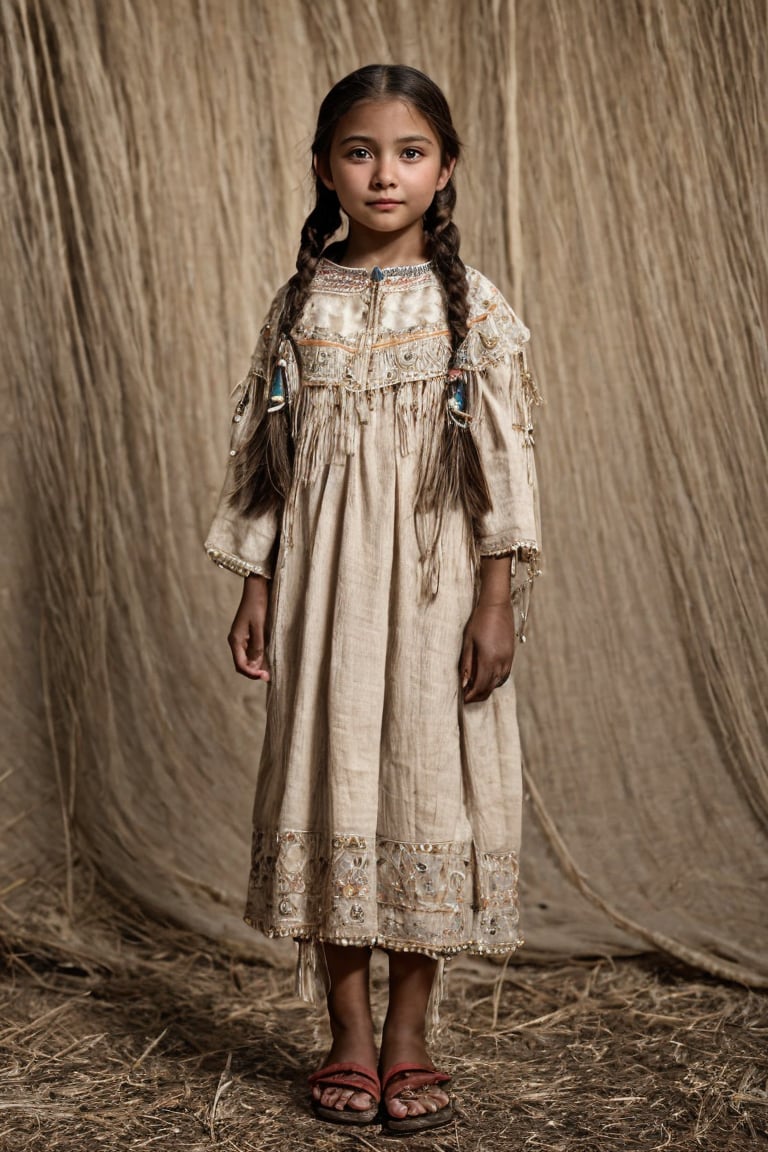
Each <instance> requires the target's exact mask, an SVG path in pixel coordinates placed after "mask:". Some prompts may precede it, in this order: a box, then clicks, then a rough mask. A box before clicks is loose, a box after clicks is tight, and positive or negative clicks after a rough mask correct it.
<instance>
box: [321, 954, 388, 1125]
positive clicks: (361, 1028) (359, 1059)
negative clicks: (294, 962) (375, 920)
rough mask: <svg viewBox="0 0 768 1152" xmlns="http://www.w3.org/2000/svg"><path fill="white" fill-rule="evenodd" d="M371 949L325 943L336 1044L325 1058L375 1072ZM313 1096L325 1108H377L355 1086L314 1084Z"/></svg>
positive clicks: (364, 1093) (330, 1007)
mask: <svg viewBox="0 0 768 1152" xmlns="http://www.w3.org/2000/svg"><path fill="white" fill-rule="evenodd" d="M370 959H371V951H370V949H369V948H354V947H345V946H343V945H337V944H326V945H325V960H326V963H327V965H328V974H329V977H330V985H331V987H330V992H329V994H328V1018H329V1022H330V1025H331V1035H332V1036H333V1044H332V1045H331V1050H330V1052H329V1053H328V1056H327V1057H326V1059H325V1062H324V1064H323V1067H325V1066H326V1065H327V1064H342V1065H343V1064H348V1063H349V1064H359V1065H361V1066H362V1067H363V1068H368V1069H370V1070H371V1072H372V1073H373V1074H374V1076H375V1074H376V1046H375V1044H374V1041H373V1021H372V1019H371V1005H370V999H369V993H368V970H369V965H370ZM312 1096H313V1098H314V1099H315V1100H316V1101H317V1102H318V1103H319V1104H321V1105H322V1106H323V1107H324V1108H334V1109H337V1110H338V1111H339V1112H343V1111H344V1109H349V1110H350V1111H354V1112H367V1111H368V1110H369V1109H370V1108H375V1107H376V1101H375V1100H374V1098H373V1096H372V1095H371V1093H370V1092H365V1091H362V1090H356V1089H355V1088H338V1087H333V1086H331V1085H328V1086H326V1087H323V1086H322V1085H320V1084H315V1085H313V1086H312Z"/></svg>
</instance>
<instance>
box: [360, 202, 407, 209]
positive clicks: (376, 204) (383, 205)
mask: <svg viewBox="0 0 768 1152" xmlns="http://www.w3.org/2000/svg"><path fill="white" fill-rule="evenodd" d="M368 204H369V206H370V207H371V208H397V207H398V206H399V205H400V204H402V200H369V201H368Z"/></svg>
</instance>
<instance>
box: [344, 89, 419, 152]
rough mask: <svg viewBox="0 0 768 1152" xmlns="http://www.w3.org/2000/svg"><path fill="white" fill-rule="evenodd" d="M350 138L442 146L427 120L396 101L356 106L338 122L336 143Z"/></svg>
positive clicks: (361, 103) (409, 106)
mask: <svg viewBox="0 0 768 1152" xmlns="http://www.w3.org/2000/svg"><path fill="white" fill-rule="evenodd" d="M347 136H367V137H369V138H371V139H374V140H381V141H385V140H398V139H400V138H401V137H404V136H424V137H426V138H427V139H428V140H432V141H433V142H434V143H435V144H439V140H438V138H437V134H436V133H435V130H434V128H433V127H432V125H431V124H430V122H429V120H428V119H427V118H426V116H425V115H424V114H423V113H422V112H419V110H418V108H415V107H414V106H413V104H409V102H408V101H407V100H401V99H397V98H386V99H382V100H360V101H359V102H358V103H357V104H354V105H353V106H352V107H351V108H350V110H349V111H348V112H347V113H345V115H344V116H342V117H341V119H340V120H339V122H338V124H337V125H336V130H335V132H334V134H333V139H334V142H337V141H339V140H343V139H344V138H345V137H347Z"/></svg>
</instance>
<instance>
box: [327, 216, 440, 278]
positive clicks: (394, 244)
mask: <svg viewBox="0 0 768 1152" xmlns="http://www.w3.org/2000/svg"><path fill="white" fill-rule="evenodd" d="M428 258H429V257H428V255H427V242H426V237H425V236H424V230H423V228H422V227H421V221H419V227H418V229H413V228H408V229H406V230H405V231H404V232H395V233H391V234H382V233H381V232H372V231H370V230H369V229H367V228H359V227H350V230H349V236H348V237H347V239H346V242H345V243H344V248H343V251H342V252H341V254H340V256H339V257H338V260H337V261H336V262H337V263H339V264H342V265H344V267H346V268H367V269H368V271H369V272H370V271H371V270H372V269H373V268H375V267H376V265H378V266H379V267H380V268H396V267H402V266H403V265H406V264H423V263H424V262H425V261H426V260H428Z"/></svg>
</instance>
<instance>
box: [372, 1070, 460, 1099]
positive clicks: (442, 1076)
mask: <svg viewBox="0 0 768 1152" xmlns="http://www.w3.org/2000/svg"><path fill="white" fill-rule="evenodd" d="M394 1081H397V1082H396V1083H395V1082H394ZM450 1082H451V1077H450V1076H449V1075H448V1073H447V1072H441V1071H440V1069H439V1068H425V1067H424V1065H423V1064H393V1065H392V1067H391V1068H390V1069H389V1071H388V1072H387V1073H386V1075H385V1076H384V1077H383V1079H382V1082H381V1086H382V1088H383V1089H384V1101H385V1102H388V1101H390V1100H392V1099H393V1098H394V1097H395V1096H397V1095H398V1094H399V1093H400V1092H402V1091H403V1089H404V1088H426V1087H427V1086H428V1085H433V1084H434V1085H440V1084H450Z"/></svg>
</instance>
